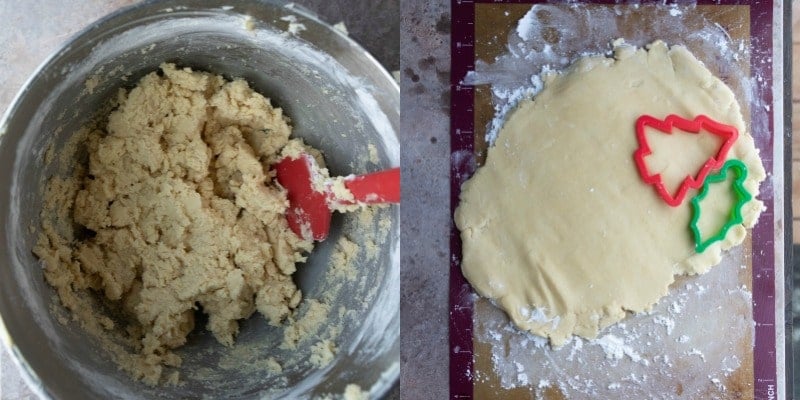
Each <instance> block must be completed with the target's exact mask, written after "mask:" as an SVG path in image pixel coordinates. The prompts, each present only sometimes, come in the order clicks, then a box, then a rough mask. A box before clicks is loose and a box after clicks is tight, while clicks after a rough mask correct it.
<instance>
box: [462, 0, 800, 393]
mask: <svg viewBox="0 0 800 400" xmlns="http://www.w3.org/2000/svg"><path fill="white" fill-rule="evenodd" d="M538 3H541V2H537V1H505V2H504V1H468V0H453V1H452V15H453V16H452V41H451V51H452V73H451V98H452V104H451V210H452V211H454V210H455V209H456V207H457V206H458V199H459V194H460V188H461V184H462V183H463V182H464V181H465V180H466V179H468V178H469V176H471V174H472V172H473V171H474V170H475V168H477V167H478V166H479V165H481V164H482V162H483V159H484V157H485V154H486V147H487V143H486V140H485V136H486V133H487V130H488V129H489V127H490V126H491V121H492V119H493V118H494V117H495V112H496V110H495V106H496V104H495V102H496V98H493V95H492V88H491V86H490V85H489V84H480V82H478V83H475V82H470V80H469V79H466V78H468V76H469V75H468V74H470V73H471V72H472V71H476V70H478V71H480V70H481V69H484V70H491V73H493V74H494V76H495V77H496V76H497V75H498V74H500V75H502V74H503V68H502V66H500V67H497V68H494V69H492V68H491V67H492V65H495V66H498V65H499V64H501V61H502V60H501V59H502V57H503V54H505V53H507V52H508V51H509V50H510V49H511V45H510V44H509V43H507V42H508V40H507V39H508V38H510V37H511V36H513V35H515V34H517V33H518V31H516V30H515V28H517V27H518V24H519V23H520V20H521V19H523V18H526V17H527V16H528V14H529V11H530V10H531V9H532V7H533V5H534V4H538ZM548 7H556V8H558V7H561V8H562V9H563V10H565V12H564V14H563V15H561V17H562V18H563V17H564V16H566V17H567V18H571V17H570V15H588V16H589V17H587V18H591V15H592V13H603V15H612V16H611V18H612V19H614V21H613V22H614V23H613V25H614V26H615V27H614V29H615V30H616V31H617V32H621V33H622V37H624V38H626V39H630V38H634V39H635V40H633V41H631V40H629V41H631V42H632V43H633V44H636V45H643V44H646V43H649V41H652V40H655V39H663V40H665V41H667V42H668V44H670V45H672V44H683V45H686V46H687V47H688V48H689V49H690V50H691V51H692V52H693V53H695V55H697V56H698V58H699V59H700V60H701V61H703V62H704V63H705V64H706V66H707V67H708V68H709V69H711V71H712V72H713V73H714V74H715V75H717V76H719V77H720V78H721V79H723V81H725V82H726V83H727V84H728V85H730V86H731V87H732V88H733V89H734V92H735V93H736V95H737V99H738V100H739V102H740V103H741V105H742V111H743V114H744V116H745V119H746V122H747V123H748V124H749V128H750V131H751V132H752V133H753V136H754V138H755V139H756V146H757V147H758V148H759V150H760V155H761V158H762V160H763V163H764V167H765V168H766V170H767V171H768V178H767V181H765V182H764V183H762V185H761V194H760V195H759V198H760V199H761V200H762V201H763V202H764V204H765V206H766V209H765V211H764V212H763V213H762V214H761V216H760V218H759V221H758V223H757V225H756V226H755V227H754V229H753V231H752V233H751V235H750V238H749V240H748V241H746V242H745V244H744V245H743V248H745V250H744V252H743V254H741V255H738V256H736V257H740V258H741V262H742V271H741V272H739V273H738V277H737V278H736V279H738V280H739V282H740V283H741V284H742V285H743V287H744V288H746V290H747V291H748V293H752V301H750V304H749V306H750V307H749V308H750V309H747V310H745V311H744V312H742V313H741V314H742V315H744V316H746V318H747V319H748V321H750V326H751V327H752V329H751V330H747V331H748V332H746V333H743V334H742V335H743V336H742V341H743V343H745V345H746V347H747V349H746V352H745V357H742V358H743V359H741V360H737V364H736V368H730V371H728V372H727V373H726V374H725V375H724V376H721V377H722V378H723V379H718V378H717V377H716V376H712V375H710V374H709V377H708V387H709V388H708V389H704V390H705V392H703V393H704V394H703V395H704V396H709V397H710V398H729V397H730V398H757V399H771V398H785V395H786V393H791V388H790V387H788V388H787V383H788V384H790V382H791V365H790V364H791V362H788V363H787V362H786V360H787V357H786V354H789V355H791V353H790V352H787V347H788V346H787V345H786V341H785V339H786V337H787V333H786V332H787V329H786V328H787V327H788V325H786V322H785V321H786V319H785V318H784V317H785V315H784V312H785V306H786V304H787V300H786V296H785V289H786V284H785V283H784V282H785V280H784V273H785V271H784V265H787V264H786V262H785V261H786V257H785V255H786V252H785V250H786V248H787V247H786V243H787V242H786V240H787V238H786V236H787V235H788V234H787V233H785V231H784V229H783V225H784V222H785V221H791V218H790V217H788V216H787V215H786V213H788V212H790V209H791V207H784V198H787V199H790V198H791V197H790V196H788V195H786V194H785V191H786V190H787V188H786V187H785V185H784V182H785V181H786V180H787V179H790V177H789V175H788V174H789V172H788V171H789V170H790V168H789V167H790V165H789V163H790V160H791V157H787V156H786V154H785V152H788V151H789V149H790V147H791V146H789V145H787V146H784V141H785V140H787V141H788V139H786V137H788V136H787V135H784V132H788V122H787V121H786V119H787V118H785V117H784V112H783V109H784V101H783V100H782V99H783V98H784V96H783V88H784V75H783V73H784V68H785V66H784V57H783V53H784V38H785V37H787V36H786V32H785V31H784V23H783V22H784V19H785V18H788V17H787V16H788V11H786V10H784V9H783V5H782V2H774V3H773V2H769V1H763V2H758V1H754V2H746V1H714V2H710V1H699V2H697V3H692V4H686V3H685V2H681V3H680V4H672V3H671V2H668V3H664V2H660V3H658V5H648V4H646V3H645V2H642V3H639V2H637V3H630V4H626V3H624V4H620V3H619V2H606V1H589V2H580V4H576V3H575V2H570V3H563V4H558V3H556V4H553V3H548ZM576 8H579V9H580V10H579V12H575V13H572V14H570V13H571V12H572V11H574V10H575V9H576ZM550 10H551V11H552V10H554V9H552V8H551V9H550ZM598 15H599V14H598ZM667 15H668V16H669V17H671V18H672V19H670V20H669V22H668V23H669V24H677V25H681V24H685V27H684V30H682V31H681V30H678V32H679V34H678V35H673V36H669V37H663V36H661V35H664V34H669V32H666V31H664V30H662V31H660V32H659V30H658V29H654V28H653V25H657V24H654V23H653V21H654V20H655V19H658V18H662V19H663V18H667ZM575 18H579V17H575ZM700 20H702V21H705V22H706V23H708V24H710V25H711V26H712V29H713V28H714V27H716V28H718V29H719V31H720V32H722V33H723V34H724V35H725V36H727V38H726V39H727V41H728V42H730V43H733V44H738V46H739V47H738V48H734V49H733V52H734V53H735V54H734V55H733V58H732V59H731V60H734V59H735V62H732V61H731V60H727V61H726V60H721V59H714V56H715V54H717V52H716V50H715V51H704V49H703V48H702V46H701V45H697V44H693V43H701V42H703V40H699V39H697V38H696V37H695V38H693V39H689V37H690V36H692V35H695V34H696V33H697V32H698V31H699V30H700V28H701V27H698V26H693V25H692V24H693V23H694V22H693V21H700ZM573 22H574V21H573ZM577 22H580V21H577ZM787 25H788V24H787ZM601 28H602V27H601ZM578 29H580V27H579V28H578ZM590 31H591V30H590ZM602 31H603V29H600V32H599V34H598V32H596V31H591V32H590V33H591V34H593V35H597V39H596V40H595V43H596V46H595V47H593V48H569V46H562V47H563V48H565V49H567V50H564V53H566V54H563V58H564V60H562V63H564V62H565V61H567V60H569V61H571V60H574V59H575V58H576V57H577V56H579V55H580V54H581V53H583V52H591V53H598V52H600V53H602V52H604V51H607V50H608V49H609V47H608V44H609V40H608V39H609V38H607V37H604V36H603V32H602ZM654 31H655V32H654ZM673 34H674V32H673ZM551 36H556V38H555V39H554V41H558V34H557V32H556V33H554V34H553V35H551ZM610 39H614V38H613V37H610ZM545 40H549V39H548V38H545ZM593 40H594V39H593ZM692 40H695V41H694V42H693V41H692ZM698 40H699V41H698ZM584 43H585V41H584ZM515 44H516V45H518V46H522V45H520V44H518V43H515ZM534 45H535V44H534ZM584 47H586V46H584ZM731 54H732V53H731ZM729 55H730V54H729ZM789 58H790V57H789ZM731 63H732V64H735V65H733V67H734V69H735V68H739V70H740V71H743V73H744V74H745V76H746V77H747V78H748V79H749V83H750V84H749V85H747V84H741V83H740V82H739V83H737V82H736V75H735V74H733V73H732V72H731V66H732V65H729V64H731ZM566 64H568V62H566ZM531 66H532V67H538V68H541V67H544V66H545V65H538V66H537V65H535V63H534V64H531ZM562 66H563V65H562ZM528 72H529V74H530V75H535V74H536V73H538V72H539V69H536V68H532V69H531V70H530V71H528ZM501 80H502V79H501ZM473 81H474V80H473ZM495 97H496V95H495ZM745 97H746V98H748V99H749V100H750V101H743V100H742V99H743V98H745ZM788 110H791V107H788V108H787V113H790V111H788ZM787 208H788V209H787ZM789 240H791V239H790V238H789ZM450 243H451V258H450V260H451V263H450V345H451V349H450V350H451V351H450V393H451V398H453V399H471V398H531V397H533V398H545V399H558V398H564V397H565V394H564V391H563V390H562V389H564V387H563V385H561V386H559V385H557V384H553V382H550V381H548V380H544V379H543V380H538V381H537V380H531V379H530V377H532V376H535V375H536V374H535V373H533V374H531V373H530V371H523V367H522V365H520V364H519V363H517V365H516V366H511V367H510V369H509V368H503V367H498V363H502V362H503V361H502V360H499V358H498V356H497V354H495V353H492V350H491V348H490V347H491V346H489V345H487V343H485V342H486V340H484V339H482V338H481V337H480V334H479V332H478V331H479V330H481V329H479V328H481V327H484V328H485V326H486V325H487V324H490V323H492V322H487V321H489V320H491V319H492V318H495V317H492V316H490V315H496V314H497V310H496V309H494V307H493V306H491V304H489V303H488V302H487V301H485V300H483V299H478V298H477V296H475V295H474V293H473V291H472V289H471V287H470V286H469V284H468V283H467V282H466V280H465V279H464V277H463V275H462V274H461V265H460V258H461V241H460V237H459V232H458V230H457V229H456V228H455V226H454V225H453V227H452V230H451V237H450ZM724 257H728V256H727V255H725V256H724ZM722 267H725V266H724V265H723V266H720V267H719V268H722ZM691 279H692V278H688V279H685V280H683V281H680V280H679V281H680V283H681V284H684V285H687V286H689V287H692V280H691ZM789 281H791V280H789ZM698 286H699V287H702V286H700V285H699V284H698ZM671 290H672V289H671ZM723 311H724V312H734V311H730V310H727V311H726V310H723ZM699 317H701V318H702V315H701V316H699ZM695 318H697V317H695ZM789 321H791V319H789ZM725 328H726V327H718V328H716V329H725ZM728 328H729V327H728ZM497 332H500V333H497ZM497 332H492V334H493V335H498V336H501V335H503V336H511V335H515V334H518V333H514V332H512V333H509V330H508V329H505V330H502V329H501V330H498V331H497ZM499 341H500V343H503V345H504V346H505V347H506V349H505V350H504V351H505V353H506V355H508V353H509V352H513V351H514V349H513V348H512V347H513V346H511V345H510V344H509V343H510V342H509V341H510V339H509V338H506V337H504V338H501V339H499ZM504 341H505V342H504ZM509 349H510V350H509ZM545 351H546V350H545ZM698 353H699V351H698ZM699 355H700V356H703V354H702V353H699ZM703 357H705V356H703ZM509 358H510V357H509ZM788 360H791V357H790V356H789V358H788ZM787 364H788V365H787ZM670 365H671V364H670ZM642 370H643V371H647V370H648V368H647V367H646V366H643V367H642ZM509 371H511V372H510V373H511V374H512V375H514V374H517V373H519V377H518V379H517V381H515V382H514V383H512V384H509V383H508V382H509V379H507V377H506V376H504V375H508V374H509ZM690 372H691V371H690ZM633 375H634V377H633V379H635V380H640V379H641V378H644V381H645V382H638V383H640V384H643V385H647V382H646V379H647V378H648V376H647V375H646V373H643V374H642V375H641V378H639V377H637V376H635V374H633ZM786 376H789V377H790V378H789V379H788V380H787V379H785V377H786ZM575 378H578V377H577V376H576V377H575ZM570 379H571V378H570ZM584 379H585V377H584ZM650 379H659V377H658V376H657V374H656V376H653V374H652V373H651V375H650ZM590 381H592V380H591V379H590ZM592 382H594V381H592ZM599 382H602V379H598V380H597V382H595V383H599ZM614 385H619V384H618V383H611V384H610V385H608V387H607V388H605V389H611V388H614V387H613V386H614ZM573 388H574V384H573ZM605 389H603V390H605ZM683 390H684V389H683V387H682V386H680V384H679V387H677V388H676V389H675V390H674V391H673V392H671V393H655V392H654V393H652V395H653V396H657V397H659V398H660V397H661V396H667V397H669V396H675V397H681V396H682V395H683V394H684V393H683ZM567 392H569V391H567ZM579 393H584V394H585V396H582V397H591V396H590V395H589V394H588V393H591V391H590V390H588V389H587V390H583V391H579ZM596 393H598V392H595V394H596ZM686 395H689V392H688V390H687V392H686ZM619 396H620V397H619V398H623V397H624V396H623V394H622V393H620V394H619ZM577 397H581V396H577ZM567 398H569V397H567Z"/></svg>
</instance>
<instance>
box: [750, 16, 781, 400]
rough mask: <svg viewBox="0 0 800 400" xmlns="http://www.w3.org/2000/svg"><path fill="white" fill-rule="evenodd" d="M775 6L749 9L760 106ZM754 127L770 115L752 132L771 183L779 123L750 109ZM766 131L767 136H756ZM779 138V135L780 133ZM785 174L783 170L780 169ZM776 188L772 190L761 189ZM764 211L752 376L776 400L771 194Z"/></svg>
mask: <svg viewBox="0 0 800 400" xmlns="http://www.w3.org/2000/svg"><path fill="white" fill-rule="evenodd" d="M772 7H773V4H772V1H753V2H752V4H751V5H750V32H751V33H750V35H751V39H750V40H751V45H750V48H751V49H752V50H751V55H750V65H751V74H753V76H760V77H762V78H763V81H758V83H759V84H757V85H754V86H755V87H754V95H755V97H756V98H759V99H761V101H762V104H770V105H771V104H773V93H772V83H773V77H772V73H773V71H772V61H773V58H772V56H773V48H774V43H773V29H774V26H773V9H772ZM750 108H751V110H750V113H751V121H756V120H758V119H757V118H756V114H757V113H766V124H767V126H765V127H759V126H755V124H753V126H752V127H751V129H752V130H753V136H754V137H755V142H756V147H758V149H759V151H760V152H761V159H762V161H763V162H764V168H765V169H766V170H767V176H768V178H767V179H772V176H773V171H774V169H773V168H774V165H773V164H774V160H773V145H774V140H775V123H774V122H775V118H774V115H773V113H772V112H767V111H765V110H764V109H763V108H762V107H756V106H755V105H752V106H751V107H750ZM757 129H766V130H767V132H766V133H767V134H763V133H762V132H757ZM779 134H780V133H779ZM780 167H781V168H783V166H780ZM762 187H768V188H773V187H774V186H773V185H769V184H766V185H765V184H762ZM759 198H760V199H761V201H763V202H764V206H766V208H767V209H766V211H764V212H763V213H762V214H761V216H760V217H759V220H758V223H757V224H756V226H755V227H754V228H753V245H752V250H753V259H752V265H753V287H752V292H753V320H754V322H755V344H754V348H753V374H754V378H755V382H754V396H755V399H774V398H776V395H777V384H778V382H777V366H776V357H777V354H776V352H777V347H776V337H775V300H774V298H775V289H776V288H775V197H774V191H773V190H766V191H764V192H762V193H761V194H760V195H759Z"/></svg>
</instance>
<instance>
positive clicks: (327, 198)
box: [274, 154, 400, 240]
mask: <svg viewBox="0 0 800 400" xmlns="http://www.w3.org/2000/svg"><path fill="white" fill-rule="evenodd" d="M274 167H275V172H276V177H277V179H278V183H280V184H281V186H283V187H284V188H285V189H286V191H287V192H288V193H287V197H288V198H289V209H288V210H287V211H286V219H287V220H288V221H289V228H291V229H292V232H294V233H296V234H297V235H298V236H300V237H302V238H303V239H307V240H310V239H313V240H325V238H327V237H328V231H329V230H330V226H331V207H332V206H334V205H336V204H341V205H351V204H382V203H399V202H400V168H392V169H388V170H385V171H380V172H373V173H371V174H366V175H358V176H348V177H346V178H345V179H344V185H345V187H346V188H347V189H348V190H350V192H351V193H353V197H354V198H355V201H349V200H344V199H340V198H336V196H335V194H334V193H333V192H332V191H331V190H325V191H317V190H315V188H314V184H313V179H314V172H313V171H314V168H315V167H316V162H315V161H314V158H313V157H311V156H310V155H308V154H303V155H301V156H300V157H298V158H295V159H292V158H290V157H286V158H284V159H282V160H280V161H278V162H277V163H276V164H275V166H274ZM324 186H326V187H329V185H324Z"/></svg>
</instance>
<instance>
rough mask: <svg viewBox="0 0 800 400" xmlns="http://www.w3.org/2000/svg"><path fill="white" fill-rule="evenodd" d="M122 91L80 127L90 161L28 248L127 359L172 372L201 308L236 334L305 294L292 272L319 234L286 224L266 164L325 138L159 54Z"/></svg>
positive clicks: (141, 369) (97, 332)
mask: <svg viewBox="0 0 800 400" xmlns="http://www.w3.org/2000/svg"><path fill="white" fill-rule="evenodd" d="M118 101H119V105H118V107H117V109H116V110H115V111H113V112H111V114H110V115H108V118H107V122H104V123H101V124H100V127H99V128H98V129H93V130H85V131H83V132H79V133H77V134H76V135H74V137H73V142H74V143H73V145H75V146H85V148H86V152H87V153H88V164H87V165H76V166H72V167H73V168H74V174H73V175H72V176H69V177H67V178H63V177H54V178H53V179H51V180H50V181H49V182H48V184H47V188H46V191H45V198H44V203H45V206H44V210H43V211H42V230H41V234H40V236H39V240H38V244H37V245H36V247H35V248H34V253H35V254H36V255H37V256H38V257H39V258H40V259H41V260H42V261H43V262H44V266H45V271H44V274H45V278H46V279H47V282H48V283H50V284H51V285H52V286H53V287H54V288H55V289H56V290H57V292H58V295H59V298H60V301H61V303H62V304H63V305H64V306H65V307H66V308H67V309H69V310H70V311H71V312H72V313H73V317H74V318H75V319H77V320H78V321H80V322H81V324H82V325H83V326H84V327H85V328H86V329H87V330H88V331H89V332H90V333H92V334H93V335H94V336H96V337H100V338H102V343H103V344H104V346H105V347H107V348H108V349H109V350H110V351H111V352H112V354H113V355H114V357H115V360H116V361H117V362H118V363H119V364H120V367H121V368H123V369H125V370H126V371H128V372H130V373H131V374H132V375H133V376H134V377H135V378H138V379H143V380H144V381H145V382H147V383H149V384H156V383H159V382H163V381H170V382H173V383H176V382H177V380H178V375H177V372H176V371H173V372H172V373H170V374H168V375H167V374H165V373H163V372H164V367H168V366H172V367H176V366H179V365H180V363H181V359H180V357H179V356H177V355H176V354H175V353H174V352H172V349H174V348H176V347H179V346H182V345H183V344H184V343H185V342H186V336H187V335H188V334H189V332H190V331H191V330H192V329H193V328H194V325H195V310H198V309H200V310H202V311H203V312H204V313H206V314H208V323H207V325H206V328H207V329H208V330H209V331H211V332H212V333H213V334H214V336H215V337H216V339H217V340H218V341H219V342H220V343H222V344H225V345H232V344H233V342H234V338H235V336H236V334H237V332H238V329H239V325H238V321H239V320H241V319H243V318H247V317H249V316H250V315H252V314H253V313H254V312H255V311H258V312H259V313H261V314H262V315H263V316H264V317H265V318H266V319H267V320H268V321H269V323H271V324H273V325H279V324H280V323H281V322H282V321H283V320H284V318H285V317H287V315H289V313H290V312H291V310H293V309H294V308H295V307H297V305H298V303H299V302H300V301H301V297H302V295H301V293H300V290H298V288H297V287H296V286H295V283H294V282H293V281H292V274H293V273H294V272H295V269H296V267H295V263H297V262H300V261H304V260H305V254H307V253H308V252H309V251H311V249H312V247H313V245H312V243H311V242H309V241H305V240H302V239H300V238H299V237H298V236H297V235H295V234H294V233H292V231H291V230H289V228H288V225H287V222H286V218H285V215H284V212H285V210H286V208H287V206H288V201H287V200H286V193H285V191H284V190H283V188H281V187H280V186H279V185H278V184H277V183H275V182H274V181H273V178H272V176H271V172H270V171H269V168H270V165H271V164H272V163H274V162H275V161H277V160H278V159H280V158H282V157H284V156H285V155H286V154H289V153H297V152H298V151H299V150H298V149H299V148H301V147H302V148H303V151H307V152H311V153H312V154H315V155H316V156H319V152H316V151H315V150H313V149H310V148H307V147H305V146H304V145H303V144H302V142H300V141H299V139H290V138H289V137H290V134H291V128H290V126H289V123H288V119H287V118H286V117H285V116H284V115H283V114H282V111H281V109H280V108H273V107H272V106H271V105H270V102H269V100H268V99H267V98H265V97H264V96H262V95H260V94H258V93H256V92H254V91H253V90H252V89H251V88H250V87H249V86H248V84H247V83H246V82H245V81H244V80H241V79H239V80H234V81H226V80H225V79H224V78H222V77H221V76H218V75H213V74H209V73H205V72H197V71H192V70H190V69H178V68H176V67H175V65H172V64H163V65H162V66H161V71H160V73H156V72H153V73H150V74H148V75H146V76H145V77H144V78H142V79H141V80H140V81H139V83H138V84H137V86H136V87H135V88H133V89H132V90H130V92H127V93H124V92H123V93H121V94H120V96H119V99H118ZM73 162H74V160H73ZM318 162H322V159H321V157H319V160H318ZM73 226H74V227H77V231H75V230H73ZM96 293H101V294H102V295H101V296H96V295H95V294H96ZM105 332H114V333H115V334H117V337H116V339H115V340H111V339H108V338H107V337H106V336H104V334H105ZM120 343H122V345H120ZM131 350H133V351H131Z"/></svg>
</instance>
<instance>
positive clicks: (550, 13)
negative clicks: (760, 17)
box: [462, 3, 768, 144]
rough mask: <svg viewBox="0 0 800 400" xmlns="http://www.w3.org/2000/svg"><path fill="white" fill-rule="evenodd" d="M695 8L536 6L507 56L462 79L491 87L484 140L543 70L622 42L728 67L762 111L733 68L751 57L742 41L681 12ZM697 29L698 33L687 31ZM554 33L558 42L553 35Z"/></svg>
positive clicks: (759, 118)
mask: <svg viewBox="0 0 800 400" xmlns="http://www.w3.org/2000/svg"><path fill="white" fill-rule="evenodd" d="M687 7H688V9H693V8H694V5H688V6H687V5H681V6H655V5H641V6H636V8H635V9H632V8H631V6H629V5H624V4H620V5H615V6H612V7H607V6H604V5H586V4H578V3H574V4H570V5H569V6H566V7H565V6H563V5H557V4H537V5H534V6H533V7H531V9H530V10H529V11H528V12H527V13H525V15H524V16H523V18H521V19H520V20H519V21H518V22H517V23H516V25H515V26H514V29H512V30H511V32H510V34H509V37H508V44H507V47H508V52H506V53H503V54H501V55H500V56H497V57H496V58H495V59H492V60H484V59H478V60H476V64H475V69H474V71H470V72H468V73H467V75H466V76H464V77H462V83H463V84H466V85H476V86H477V85H490V86H491V92H492V104H493V106H494V109H495V118H493V119H492V121H490V123H489V126H487V127H486V141H487V142H488V143H490V144H491V143H494V141H495V139H496V137H497V133H498V132H499V130H500V128H501V127H502V125H503V121H505V119H506V114H507V113H508V112H509V111H511V110H513V109H514V107H515V106H516V104H517V103H519V101H521V100H524V99H529V98H531V97H533V95H535V94H536V93H537V92H538V91H539V90H540V89H541V82H540V81H539V79H538V76H539V75H540V74H541V73H543V72H547V71H551V70H559V69H563V68H564V67H566V66H567V65H569V64H570V63H572V61H574V60H575V59H576V58H578V57H580V56H585V55H588V54H601V53H605V52H607V46H606V44H607V43H609V42H611V41H613V40H615V39H617V38H620V37H624V38H625V40H626V41H627V42H628V43H632V44H634V45H640V46H642V45H645V44H647V43H649V42H650V41H652V40H653V38H656V37H663V38H669V40H670V41H679V42H673V43H674V44H681V45H685V46H686V47H688V48H689V49H690V50H691V51H692V52H693V53H695V54H705V55H707V59H708V60H720V61H722V62H721V64H725V65H731V66H733V67H732V68H724V70H722V71H714V72H715V74H717V75H719V76H721V77H722V78H723V79H724V80H725V82H726V83H728V84H729V85H730V86H731V87H732V88H733V89H734V91H735V92H737V93H739V92H742V93H744V95H745V98H744V99H742V100H741V101H742V102H744V103H753V105H754V107H763V106H764V105H763V104H761V103H760V100H759V99H758V98H756V97H754V96H753V95H752V88H753V87H754V85H755V84H756V83H757V82H758V81H760V80H761V79H762V78H760V77H757V76H756V77H750V76H749V74H748V73H746V71H744V70H741V69H739V68H737V67H735V66H734V65H735V63H736V62H737V61H739V60H740V59H746V58H747V57H749V50H748V48H747V46H746V44H745V43H744V42H742V41H732V40H731V39H730V37H729V36H728V34H727V32H725V30H724V29H723V28H722V27H720V26H719V25H716V24H713V23H710V22H708V21H706V20H704V19H703V17H701V16H698V15H697V14H695V13H689V12H685V10H686V9H687ZM645 9H651V10H654V11H653V12H654V13H655V14H656V15H658V16H659V17H655V18H649V19H648V21H649V23H648V24H647V25H646V26H642V27H641V28H642V29H637V30H635V31H633V32H628V31H625V32H623V30H622V27H621V26H619V25H618V24H617V19H618V18H619V16H620V15H626V14H630V13H633V12H639V11H642V10H645ZM693 24H694V25H697V26H700V28H698V29H694V28H691V29H687V28H686V27H687V26H693ZM553 33H555V34H556V35H557V38H558V41H554V40H553V38H552V37H551V35H552V34H553ZM767 122H768V121H767V120H766V114H763V115H756V120H755V121H753V126H754V128H753V132H755V134H756V135H758V134H759V132H765V131H763V130H761V128H762V127H763V128H766V123H767Z"/></svg>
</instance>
